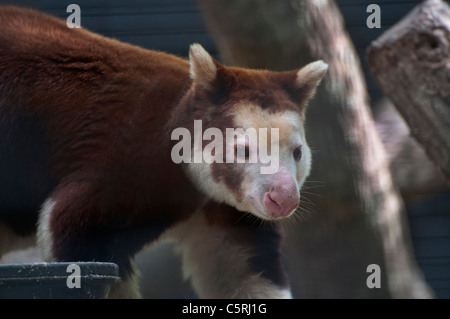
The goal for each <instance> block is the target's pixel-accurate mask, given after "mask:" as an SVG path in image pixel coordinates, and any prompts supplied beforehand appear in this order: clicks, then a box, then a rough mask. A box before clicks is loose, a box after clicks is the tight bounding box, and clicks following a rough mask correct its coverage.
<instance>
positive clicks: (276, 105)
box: [171, 44, 328, 220]
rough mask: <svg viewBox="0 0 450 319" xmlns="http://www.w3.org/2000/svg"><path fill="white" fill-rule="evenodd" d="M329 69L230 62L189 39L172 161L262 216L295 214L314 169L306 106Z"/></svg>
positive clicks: (206, 187)
mask: <svg viewBox="0 0 450 319" xmlns="http://www.w3.org/2000/svg"><path fill="white" fill-rule="evenodd" d="M327 69H328V66H327V64H326V63H324V62H322V61H316V62H313V63H310V64H308V65H306V66H305V67H303V68H301V69H299V70H294V71H289V72H270V71H265V70H249V69H243V68H236V67H225V66H223V65H222V64H220V63H219V62H217V61H216V60H214V59H213V58H212V57H211V56H210V55H209V54H208V53H207V52H206V51H205V50H204V49H203V48H202V47H201V46H200V45H198V44H194V45H192V46H191V48H190V74H191V78H192V85H191V88H190V90H189V91H188V93H187V94H186V95H185V97H184V98H183V100H182V102H181V107H180V108H179V113H181V114H178V117H179V120H178V123H180V125H179V127H177V128H176V129H175V130H173V131H172V140H174V141H178V142H177V143H176V144H175V145H174V147H173V148H172V154H171V155H172V159H173V160H174V162H175V163H181V162H184V163H187V164H186V170H187V173H188V175H189V176H190V178H191V179H192V181H193V182H194V184H195V185H196V186H197V187H198V188H199V189H200V190H201V191H202V192H203V193H205V194H206V195H207V196H209V197H211V198H213V199H214V200H216V201H219V202H224V203H226V204H229V205H231V206H233V207H235V208H237V209H238V210H241V211H244V212H249V213H251V214H253V215H255V216H257V217H259V218H262V219H265V220H275V219H280V218H285V217H287V216H289V215H291V214H292V213H293V212H294V211H295V210H296V208H297V207H298V205H299V203H300V188H301V186H302V184H303V183H304V181H305V179H306V177H307V176H308V174H309V171H310V167H311V151H310V149H309V147H308V144H307V142H306V139H305V131H304V114H305V108H306V105H307V103H308V100H309V99H310V98H311V97H312V95H313V94H314V91H315V89H316V87H317V86H318V84H319V83H320V81H321V79H322V78H323V76H324V75H325V73H326V71H327Z"/></svg>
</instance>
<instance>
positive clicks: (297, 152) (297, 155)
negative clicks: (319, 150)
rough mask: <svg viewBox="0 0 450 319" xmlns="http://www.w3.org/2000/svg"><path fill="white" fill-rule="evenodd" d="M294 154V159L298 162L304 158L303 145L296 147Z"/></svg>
mask: <svg viewBox="0 0 450 319" xmlns="http://www.w3.org/2000/svg"><path fill="white" fill-rule="evenodd" d="M293 155H294V159H295V160H296V161H297V162H298V161H300V159H301V158H302V147H301V146H298V147H296V148H295V149H294V152H293Z"/></svg>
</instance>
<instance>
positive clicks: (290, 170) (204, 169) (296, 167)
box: [188, 104, 311, 220]
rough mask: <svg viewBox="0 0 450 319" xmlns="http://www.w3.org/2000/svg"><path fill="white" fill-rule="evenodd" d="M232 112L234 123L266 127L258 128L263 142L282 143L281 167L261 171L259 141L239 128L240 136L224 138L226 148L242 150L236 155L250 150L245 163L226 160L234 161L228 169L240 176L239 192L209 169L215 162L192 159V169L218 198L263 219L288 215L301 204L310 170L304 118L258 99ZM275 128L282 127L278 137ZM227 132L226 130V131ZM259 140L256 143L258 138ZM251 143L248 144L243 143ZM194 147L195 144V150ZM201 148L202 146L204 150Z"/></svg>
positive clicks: (199, 183)
mask: <svg viewBox="0 0 450 319" xmlns="http://www.w3.org/2000/svg"><path fill="white" fill-rule="evenodd" d="M232 112H233V116H234V128H242V129H243V130H247V129H250V128H253V129H256V131H257V132H261V131H260V129H267V130H266V132H267V133H268V134H267V135H265V134H259V136H258V140H259V142H261V139H262V142H263V143H265V145H266V146H267V148H268V150H269V152H270V151H271V150H273V149H274V147H273V145H278V147H279V157H278V163H277V164H278V165H277V166H278V167H277V168H278V169H277V171H276V172H275V173H274V174H261V168H262V167H267V166H268V164H264V163H261V159H260V158H259V160H258V161H255V160H254V157H255V156H256V157H258V156H259V149H258V145H256V146H255V143H248V137H247V136H245V135H242V134H241V133H239V131H238V130H235V132H236V134H237V135H236V140H234V139H231V140H224V141H225V142H226V145H225V150H226V151H229V150H232V152H233V153H236V152H235V151H234V150H236V149H237V150H238V152H239V154H237V156H238V157H242V155H243V154H245V153H246V152H248V160H247V162H246V163H239V162H238V161H235V162H234V163H232V164H231V163H227V164H223V165H231V166H233V167H229V168H227V169H226V170H225V172H224V174H235V175H236V176H240V177H241V185H240V190H241V192H242V194H241V195H242V196H241V198H239V196H236V190H231V189H230V187H229V186H228V185H226V184H225V183H224V182H223V181H219V182H217V181H216V180H215V179H214V176H213V173H212V171H211V165H210V164H208V163H206V162H203V163H195V164H194V163H191V164H188V173H189V175H190V176H191V178H192V180H193V181H194V182H195V183H196V185H197V186H198V187H199V188H200V189H201V190H202V191H203V192H204V193H205V194H207V195H209V196H210V197H212V198H213V199H215V200H216V201H219V202H225V203H227V204H229V205H231V206H234V207H235V208H237V209H238V210H241V211H246V212H250V213H252V214H254V215H255V216H257V217H260V218H262V219H267V220H272V219H278V218H283V217H287V216H289V215H290V214H291V213H292V212H293V211H295V209H296V208H297V206H298V200H299V190H300V187H301V186H302V184H303V182H304V181H305V179H306V177H307V176H308V174H309V171H310V167H311V152H310V149H309V147H308V145H307V143H306V140H305V134H304V129H303V121H302V118H301V116H300V114H299V113H298V112H295V111H282V112H279V113H269V112H267V111H265V110H262V109H261V108H260V107H258V106H257V105H251V104H250V105H236V106H235V108H234V110H233V111H232ZM271 129H278V132H279V134H278V138H277V137H276V136H275V135H274V134H271V132H272V131H271ZM224 135H225V134H224ZM256 144H258V143H256ZM246 147H247V148H248V149H247V150H245V148H246ZM296 148H301V159H300V160H296V159H295V158H294V155H293V153H294V150H295V149H296ZM194 151H195V150H194ZM200 151H201V150H200Z"/></svg>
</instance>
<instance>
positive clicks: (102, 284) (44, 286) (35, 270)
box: [0, 262, 120, 299]
mask: <svg viewBox="0 0 450 319" xmlns="http://www.w3.org/2000/svg"><path fill="white" fill-rule="evenodd" d="M118 273H119V267H118V266H117V265H116V264H113V263H100V262H76V263H70V262H67V263H33V264H13V265H0V298H8V299H11V298H14V299H17V298H20V299H53V298H55V299H62V298H78V299H101V298H107V297H108V294H109V291H110V289H111V287H112V285H113V284H114V283H116V282H118V281H119V280H120V278H119V276H118Z"/></svg>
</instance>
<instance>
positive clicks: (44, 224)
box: [37, 198, 56, 262]
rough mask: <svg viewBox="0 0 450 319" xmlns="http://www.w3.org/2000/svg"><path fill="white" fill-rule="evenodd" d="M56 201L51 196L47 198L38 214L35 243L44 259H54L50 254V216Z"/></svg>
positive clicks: (51, 242)
mask: <svg viewBox="0 0 450 319" xmlns="http://www.w3.org/2000/svg"><path fill="white" fill-rule="evenodd" d="M55 204H56V202H55V201H54V200H52V199H51V198H49V199H47V200H46V201H45V202H44V205H42V209H41V212H40V214H39V220H38V229H37V243H38V246H39V248H40V249H41V252H42V256H43V258H44V260H45V261H49V262H50V261H54V259H55V258H54V256H53V254H52V246H53V239H52V233H51V231H50V217H51V213H52V210H53V208H54V207H55Z"/></svg>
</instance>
